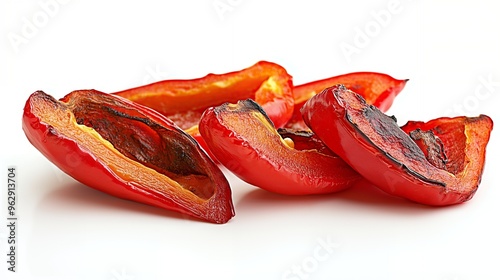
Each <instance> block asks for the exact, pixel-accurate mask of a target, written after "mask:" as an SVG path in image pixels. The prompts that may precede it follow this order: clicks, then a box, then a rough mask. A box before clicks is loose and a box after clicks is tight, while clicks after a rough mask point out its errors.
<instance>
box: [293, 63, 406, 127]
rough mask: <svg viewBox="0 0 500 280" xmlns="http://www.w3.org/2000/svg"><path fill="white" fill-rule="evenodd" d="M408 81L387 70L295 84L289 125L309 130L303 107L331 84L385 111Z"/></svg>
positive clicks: (355, 73) (349, 74)
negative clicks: (342, 86)
mask: <svg viewBox="0 0 500 280" xmlns="http://www.w3.org/2000/svg"><path fill="white" fill-rule="evenodd" d="M407 81H408V80H398V79H395V78H393V77H391V76H389V75H387V74H383V73H377V72H353V73H348V74H343V75H338V76H334V77H330V78H326V79H322V80H317V81H313V82H309V83H306V84H303V85H298V86H294V88H293V96H294V103H295V107H294V108H295V109H294V111H293V115H292V118H291V119H290V120H289V121H288V123H287V124H286V125H285V127H287V128H291V129H295V130H309V128H308V127H307V126H306V125H305V124H304V121H303V120H302V114H301V113H300V109H301V108H302V106H303V105H304V104H305V103H306V101H307V100H309V98H311V97H313V96H315V95H316V94H318V93H320V92H322V91H323V90H324V89H326V88H328V87H331V86H334V85H337V84H343V85H344V86H345V87H347V88H348V89H350V90H352V91H354V92H356V93H357V94H359V95H361V96H363V98H364V99H365V100H366V102H367V103H368V104H372V105H375V106H377V107H378V108H379V109H380V110H381V111H383V112H386V111H387V110H389V108H390V107H391V105H392V103H393V102H394V98H396V96H397V95H398V94H399V93H400V92H401V91H402V90H403V88H404V86H405V85H406V82H407Z"/></svg>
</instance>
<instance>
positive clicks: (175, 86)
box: [115, 61, 294, 144]
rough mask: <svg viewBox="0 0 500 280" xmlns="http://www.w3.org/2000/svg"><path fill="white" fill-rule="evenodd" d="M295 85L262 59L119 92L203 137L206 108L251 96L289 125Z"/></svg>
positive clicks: (279, 123)
mask: <svg viewBox="0 0 500 280" xmlns="http://www.w3.org/2000/svg"><path fill="white" fill-rule="evenodd" d="M292 86H293V84H292V77H291V76H290V75H289V74H288V73H287V72H286V70H285V69H284V68H283V67H281V66H280V65H278V64H275V63H271V62H267V61H260V62H258V63H256V64H255V65H253V66H251V67H248V68H246V69H243V70H240V71H235V72H230V73H225V74H208V75H207V76H205V77H202V78H197V79H190V80H165V81H160V82H156V83H153V84H149V85H145V86H141V87H137V88H132V89H128V90H124V91H120V92H116V93H115V94H116V95H119V96H122V97H125V98H127V99H129V100H132V101H134V102H137V103H139V104H142V105H145V106H147V107H150V108H152V109H155V110H156V111H158V112H160V113H162V114H164V115H165V116H167V117H168V118H169V119H171V120H172V121H174V122H175V123H176V124H177V125H178V126H180V127H181V128H182V129H184V130H185V131H186V132H188V133H189V134H191V135H192V136H193V137H195V139H197V140H201V137H200V135H199V132H198V123H199V120H200V117H201V115H202V113H203V111H204V110H205V109H207V108H209V107H212V106H218V105H220V104H223V103H225V102H232V103H235V102H236V101H238V100H243V99H247V98H251V99H253V100H254V101H256V102H257V103H258V104H260V105H261V106H262V108H263V109H264V111H266V113H267V115H268V116H269V118H270V119H271V120H272V121H273V123H274V125H275V126H277V127H281V126H283V125H285V123H287V122H288V120H289V119H290V118H291V116H292V112H293V108H294V101H293V94H292ZM201 143H202V144H203V142H201Z"/></svg>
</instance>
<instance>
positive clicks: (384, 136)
mask: <svg viewBox="0 0 500 280" xmlns="http://www.w3.org/2000/svg"><path fill="white" fill-rule="evenodd" d="M302 114H303V116H304V120H305V122H306V124H308V125H309V126H310V127H311V129H312V130H313V132H314V133H315V134H316V135H317V136H318V137H319V138H320V139H321V140H322V141H323V142H324V143H325V144H326V145H327V146H328V147H329V148H330V149H332V151H333V152H335V153H336V154H338V155H339V156H340V157H341V158H342V159H344V160H345V161H346V162H347V163H348V164H349V165H350V166H351V167H352V168H353V169H355V170H356V171H357V172H359V173H360V174H361V175H362V176H363V177H365V178H366V179H367V180H369V181H370V182H372V183H373V184H374V185H376V186H378V187H379V188H381V189H382V190H384V191H386V192H387V193H389V194H393V195H395V196H399V197H403V198H407V199H409V200H413V201H416V202H419V203H422V204H428V205H451V204H457V203H461V202H464V201H467V200H469V199H471V198H472V196H473V195H474V193H475V192H476V190H477V188H478V185H479V183H480V181H481V176H482V172H483V167H484V161H485V153H486V146H487V143H488V141H489V137H490V132H491V130H492V128H493V122H492V120H491V119H490V118H489V117H488V116H485V115H481V116H479V117H474V118H469V117H457V118H440V119H436V120H432V121H430V122H427V123H422V122H410V123H408V124H407V125H405V126H404V127H403V129H401V128H399V127H398V125H397V123H396V121H395V119H394V118H391V117H389V116H387V115H385V114H383V113H382V112H381V111H380V110H378V109H377V108H376V107H375V106H370V105H369V104H367V102H366V101H365V100H364V99H363V97H362V96H360V95H358V94H356V93H354V92H352V91H350V90H348V89H347V88H346V87H344V86H342V85H338V86H334V87H331V88H328V89H326V90H324V91H323V92H322V93H320V94H318V95H316V96H314V97H313V98H311V99H310V100H309V101H308V102H307V103H306V104H305V105H304V107H303V108H302ZM405 131H406V132H407V133H408V134H407V133H406V132H405Z"/></svg>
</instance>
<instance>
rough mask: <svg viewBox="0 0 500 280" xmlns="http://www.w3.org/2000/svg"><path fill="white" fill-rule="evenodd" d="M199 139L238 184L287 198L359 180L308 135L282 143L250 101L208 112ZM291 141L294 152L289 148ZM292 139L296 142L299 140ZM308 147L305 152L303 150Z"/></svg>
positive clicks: (222, 106)
mask: <svg viewBox="0 0 500 280" xmlns="http://www.w3.org/2000/svg"><path fill="white" fill-rule="evenodd" d="M200 133H201V135H202V137H203V138H204V139H205V142H206V143H207V145H208V147H209V148H210V150H211V151H212V153H213V154H214V155H215V156H216V157H217V159H218V160H219V162H220V163H221V164H223V165H224V166H225V167H226V168H227V169H229V170H230V171H232V172H233V173H234V174H235V175H236V176H238V177H239V178H241V179H242V180H244V181H246V182H248V183H250V184H252V185H255V186H257V187H260V188H262V189H265V190H268V191H271V192H275V193H280V194H287V195H305V194H321V193H332V192H337V191H340V190H343V189H345V188H347V187H349V186H351V185H352V184H353V183H354V182H356V181H357V180H358V179H361V177H360V176H359V174H357V173H356V172H355V171H354V170H352V169H351V168H350V167H349V166H348V165H347V164H346V163H345V162H344V161H343V160H342V159H341V158H339V157H338V156H335V155H334V154H332V153H331V152H330V151H328V152H326V153H324V152H321V151H320V150H321V148H320V149H319V150H317V149H316V148H318V147H320V146H321V145H322V144H321V142H318V141H315V140H314V139H311V138H310V137H309V136H310V135H309V136H308V135H293V136H292V135H287V134H286V133H284V132H282V133H284V134H285V135H287V136H289V138H285V139H283V138H282V137H281V136H280V134H278V132H277V131H276V128H275V127H274V126H273V123H272V122H271V120H270V119H269V118H268V117H267V115H266V113H265V112H264V111H263V110H262V109H261V107H260V106H259V105H258V104H257V103H255V102H253V101H252V100H242V101H239V102H238V103H237V104H229V103H226V104H223V105H221V106H218V107H215V108H209V109H207V110H206V111H205V113H204V114H203V116H202V118H201V121H200ZM291 138H295V140H296V141H298V142H299V143H300V150H299V149H295V148H294V142H293V140H292V139H291ZM298 138H301V139H300V140H299V139H298ZM308 146H309V147H310V148H308Z"/></svg>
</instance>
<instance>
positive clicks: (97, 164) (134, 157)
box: [23, 90, 234, 223]
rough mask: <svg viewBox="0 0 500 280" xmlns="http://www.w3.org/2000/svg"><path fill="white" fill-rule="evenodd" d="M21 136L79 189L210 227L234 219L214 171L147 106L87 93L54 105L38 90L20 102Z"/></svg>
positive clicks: (187, 139) (185, 137) (203, 156)
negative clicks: (193, 219)
mask: <svg viewBox="0 0 500 280" xmlns="http://www.w3.org/2000/svg"><path fill="white" fill-rule="evenodd" d="M23 130H24V132H25V134H26V136H27V138H28V139H29V141H30V142H31V143H32V144H33V145H34V146H35V147H36V148H37V149H38V150H39V151H40V152H41V153H42V154H43V155H44V156H45V157H47V158H48V159H49V160H50V161H51V162H53V163H54V164H55V165H56V166H58V167H59V168H60V169H61V170H62V171H64V172H66V173H67V174H68V175H70V176H72V177H73V178H75V179H76V180H78V181H80V182H81V183H83V184H84V185H87V186H89V187H92V188H94V189H97V190H100V191H103V192H106V193H108V194H111V195H114V196H117V197H120V198H124V199H129V200H133V201H138V202H141V203H145V204H150V205H153V206H157V207H160V208H164V209H169V210H173V211H177V212H181V213H184V214H187V215H191V216H193V217H196V218H199V219H202V220H206V221H209V222H213V223H225V222H227V221H228V220H229V219H231V217H233V216H234V210H233V205H232V201H231V190H230V188H229V184H228V182H227V180H226V178H225V177H224V175H223V173H222V172H221V171H220V169H219V168H218V167H217V166H216V165H215V164H214V163H213V162H212V161H211V160H210V159H209V158H208V156H207V155H206V154H205V153H204V152H203V151H202V150H201V149H200V147H199V146H198V144H197V143H196V141H195V140H194V139H193V138H192V137H190V136H189V135H188V134H186V133H185V132H184V131H182V130H181V129H180V128H179V127H177V126H176V125H175V124H174V123H173V122H171V121H170V120H168V119H167V118H165V117H164V116H162V115H160V114H159V113H157V112H155V111H153V110H150V109H148V108H146V107H143V106H141V105H138V104H134V103H132V102H130V101H128V100H126V99H123V98H120V97H118V96H113V95H109V94H104V93H101V92H98V91H93V90H89V91H75V92H72V93H70V94H68V95H67V96H65V97H64V98H62V99H61V100H60V101H57V100H56V99H54V98H53V97H52V96H50V95H47V94H45V93H44V92H42V91H37V92H35V93H33V94H32V95H31V96H30V97H29V99H28V100H27V102H26V106H25V108H24V114H23ZM70 158H71V161H70V160H69V159H70Z"/></svg>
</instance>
